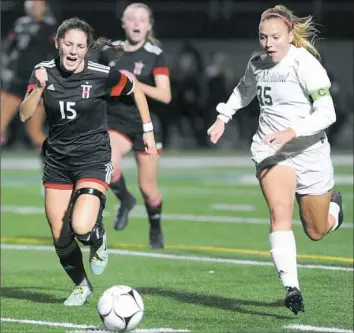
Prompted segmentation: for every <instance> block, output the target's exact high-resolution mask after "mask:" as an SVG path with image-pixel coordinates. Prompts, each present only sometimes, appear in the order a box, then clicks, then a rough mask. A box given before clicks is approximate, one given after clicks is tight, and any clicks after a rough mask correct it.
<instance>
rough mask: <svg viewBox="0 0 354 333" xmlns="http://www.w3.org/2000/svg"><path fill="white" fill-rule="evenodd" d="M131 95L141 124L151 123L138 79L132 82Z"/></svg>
mask: <svg viewBox="0 0 354 333" xmlns="http://www.w3.org/2000/svg"><path fill="white" fill-rule="evenodd" d="M133 96H134V101H135V104H136V107H137V108H138V111H139V113H140V117H141V120H142V122H143V124H146V123H151V117H150V111H149V106H148V103H147V100H146V96H145V94H144V92H143V90H142V88H141V85H140V83H139V82H138V81H135V83H134V90H133Z"/></svg>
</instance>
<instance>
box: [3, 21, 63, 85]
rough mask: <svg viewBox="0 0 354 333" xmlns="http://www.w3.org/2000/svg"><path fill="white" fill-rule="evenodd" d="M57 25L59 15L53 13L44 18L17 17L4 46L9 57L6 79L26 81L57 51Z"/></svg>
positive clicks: (4, 76) (6, 64) (4, 77)
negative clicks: (55, 17) (55, 40)
mask: <svg viewBox="0 0 354 333" xmlns="http://www.w3.org/2000/svg"><path fill="white" fill-rule="evenodd" d="M56 28H57V24H56V21H55V19H54V18H52V17H49V16H48V17H44V18H43V19H42V21H40V22H37V21H35V20H34V19H33V18H32V17H30V16H23V17H20V18H19V19H17V20H16V22H15V24H14V26H13V28H12V30H11V32H10V33H9V34H8V37H7V41H6V43H5V48H4V50H3V52H4V54H5V57H6V60H5V61H6V63H5V66H4V67H5V73H6V74H5V73H3V79H4V80H5V81H9V80H12V79H17V80H19V79H21V80H23V81H25V82H26V81H27V80H28V77H29V76H30V75H31V72H32V69H33V67H34V66H35V65H36V64H37V63H38V62H39V61H41V60H50V59H52V58H53V56H54V54H55V45H54V39H55V35H56Z"/></svg>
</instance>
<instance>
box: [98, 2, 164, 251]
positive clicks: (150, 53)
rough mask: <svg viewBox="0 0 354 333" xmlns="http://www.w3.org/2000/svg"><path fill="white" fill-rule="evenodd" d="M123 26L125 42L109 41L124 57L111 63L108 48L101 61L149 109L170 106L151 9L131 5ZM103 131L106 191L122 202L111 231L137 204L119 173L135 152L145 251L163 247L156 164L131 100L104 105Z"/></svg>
mask: <svg viewBox="0 0 354 333" xmlns="http://www.w3.org/2000/svg"><path fill="white" fill-rule="evenodd" d="M122 27H123V29H124V31H125V34H126V40H125V41H116V42H113V44H115V45H122V46H123V47H124V51H125V52H124V53H123V55H122V56H121V57H120V59H119V61H118V62H116V61H115V55H114V50H113V49H112V48H106V49H103V52H102V57H101V60H100V62H102V63H104V64H107V65H109V66H114V67H115V68H118V69H119V70H120V71H121V72H122V73H124V74H126V75H127V76H129V77H131V78H136V79H137V80H138V81H139V82H140V84H141V87H142V89H143V91H144V93H145V94H146V96H147V97H148V102H149V106H150V110H151V111H152V112H153V111H154V108H155V107H156V106H155V105H156V103H157V102H159V103H165V104H167V103H169V102H170V101H171V88H170V79H169V70H168V67H167V65H166V60H165V57H164V53H163V51H162V49H161V48H160V47H159V46H158V41H157V40H156V39H155V38H154V37H153V32H152V28H153V17H152V12H151V9H150V8H149V7H148V6H147V5H145V4H142V3H133V4H130V5H129V6H128V7H127V8H126V9H125V11H124V13H123V17H122ZM152 117H153V118H152V119H153V123H154V130H155V137H156V142H157V148H158V149H161V148H162V143H161V133H160V130H159V125H158V119H157V116H155V115H154V114H153V113H152ZM108 126H109V135H110V139H111V146H112V162H113V175H112V181H111V189H112V191H113V192H114V193H115V195H116V196H117V198H118V199H119V200H120V201H121V205H120V207H119V210H118V213H117V216H116V218H115V221H114V227H115V229H116V230H121V229H123V228H124V227H125V226H126V225H127V223H128V213H129V211H130V210H131V209H132V208H133V207H134V205H135V203H136V200H135V198H134V197H133V196H132V194H131V193H129V192H128V190H127V187H126V183H125V180H124V176H123V174H122V173H121V171H120V161H121V158H122V156H123V155H125V154H126V153H128V152H129V151H130V150H132V149H133V150H134V152H135V156H136V160H137V165H138V182H139V187H140V190H141V193H142V195H143V197H144V201H145V206H146V210H147V213H148V216H149V221H150V233H149V239H150V248H154V249H159V248H163V247H164V240H163V233H162V229H161V223H160V220H161V208H162V195H161V192H160V190H159V188H158V185H157V171H158V159H154V160H153V161H152V160H151V159H150V158H149V156H147V155H146V154H145V151H144V143H143V141H142V139H141V134H142V127H141V120H140V118H139V114H138V112H137V110H136V107H135V105H134V102H133V100H132V99H131V97H129V96H124V97H122V98H121V99H119V101H118V102H117V101H116V100H114V101H111V102H109V103H108Z"/></svg>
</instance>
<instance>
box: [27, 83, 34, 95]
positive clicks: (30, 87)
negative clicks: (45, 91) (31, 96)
mask: <svg viewBox="0 0 354 333" xmlns="http://www.w3.org/2000/svg"><path fill="white" fill-rule="evenodd" d="M34 88H36V84H35V83H30V84H29V85H28V87H27V90H26V94H28V93H30V92H31V91H32V90H33V89H34Z"/></svg>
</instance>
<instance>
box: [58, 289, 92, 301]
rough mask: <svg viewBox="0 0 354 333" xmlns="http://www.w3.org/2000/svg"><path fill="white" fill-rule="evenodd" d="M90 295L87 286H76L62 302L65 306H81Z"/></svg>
mask: <svg viewBox="0 0 354 333" xmlns="http://www.w3.org/2000/svg"><path fill="white" fill-rule="evenodd" d="M91 295H92V290H91V289H90V287H89V286H76V287H75V289H74V290H73V292H72V293H71V295H70V296H69V297H68V299H67V300H66V301H65V302H64V305H66V306H81V305H84V304H85V303H86V301H87V298H88V297H90V296H91Z"/></svg>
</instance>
